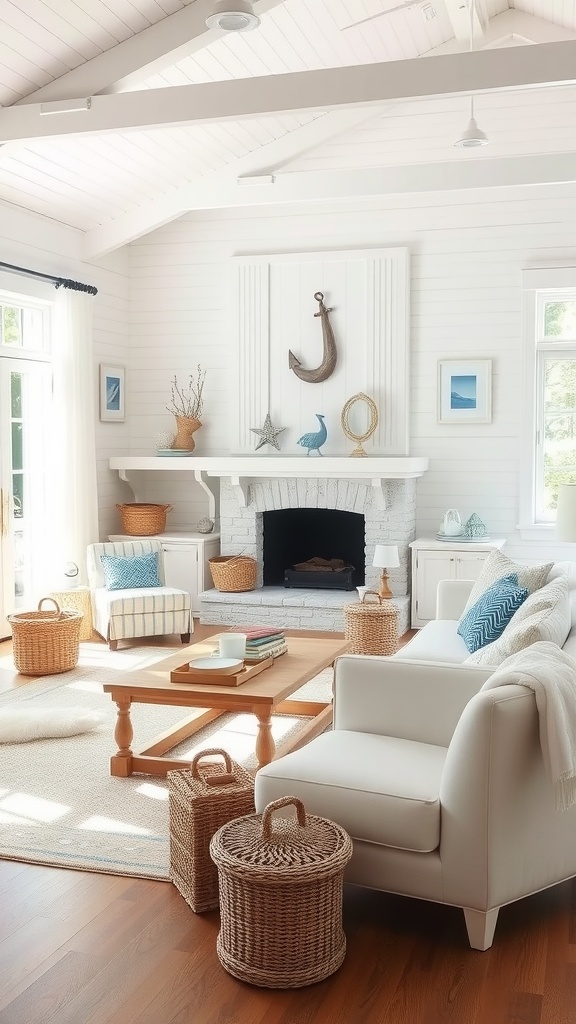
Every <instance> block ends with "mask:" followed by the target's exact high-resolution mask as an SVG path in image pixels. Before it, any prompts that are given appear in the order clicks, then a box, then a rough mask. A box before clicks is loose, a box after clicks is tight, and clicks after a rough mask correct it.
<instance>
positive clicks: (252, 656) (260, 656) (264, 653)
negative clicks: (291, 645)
mask: <svg viewBox="0 0 576 1024" xmlns="http://www.w3.org/2000/svg"><path fill="white" fill-rule="evenodd" d="M287 650H288V644H287V643H286V641H285V640H280V641H277V642H276V643H273V644H267V645H266V646H265V647H258V648H254V649H253V650H249V649H248V647H247V648H246V654H245V655H244V661H248V662H251V661H264V660H265V659H266V658H278V657H279V655H281V654H286V651H287Z"/></svg>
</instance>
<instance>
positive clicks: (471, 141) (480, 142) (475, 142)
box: [454, 0, 490, 149]
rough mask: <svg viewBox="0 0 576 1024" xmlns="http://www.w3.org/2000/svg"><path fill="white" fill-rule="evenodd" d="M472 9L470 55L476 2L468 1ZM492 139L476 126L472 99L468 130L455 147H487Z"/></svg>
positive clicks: (472, 99) (472, 48)
mask: <svg viewBox="0 0 576 1024" xmlns="http://www.w3.org/2000/svg"><path fill="white" fill-rule="evenodd" d="M468 4H469V7H470V53H473V52H474V0H468ZM489 142H490V139H489V138H488V136H487V135H486V132H483V131H482V129H481V128H479V127H478V125H477V124H476V118H475V117H474V97H473V96H471V97H470V120H469V121H468V125H467V127H466V129H465V130H464V131H463V132H462V134H461V135H460V137H459V138H458V139H456V142H455V143H454V145H455V146H462V147H463V148H465V149H472V148H473V147H475V146H487V145H488V143H489Z"/></svg>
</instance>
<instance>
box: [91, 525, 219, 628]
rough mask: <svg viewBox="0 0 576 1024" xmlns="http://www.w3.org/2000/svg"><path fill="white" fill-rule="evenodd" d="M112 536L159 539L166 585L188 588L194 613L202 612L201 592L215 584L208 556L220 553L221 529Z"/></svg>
mask: <svg viewBox="0 0 576 1024" xmlns="http://www.w3.org/2000/svg"><path fill="white" fill-rule="evenodd" d="M109 540H159V541H160V542H161V544H162V551H163V552H164V576H165V579H166V586H167V587H176V588H177V589H178V590H187V591H188V593H189V594H190V598H191V601H192V614H193V615H200V597H199V595H200V594H201V593H202V591H203V590H209V589H210V588H211V587H212V586H213V585H214V584H213V583H212V576H211V574H210V566H209V565H208V559H209V558H215V557H216V556H217V555H219V554H220V534H219V533H157V534H155V535H154V536H153V537H129V536H127V535H126V534H119V533H113V534H111V535H110V537H109Z"/></svg>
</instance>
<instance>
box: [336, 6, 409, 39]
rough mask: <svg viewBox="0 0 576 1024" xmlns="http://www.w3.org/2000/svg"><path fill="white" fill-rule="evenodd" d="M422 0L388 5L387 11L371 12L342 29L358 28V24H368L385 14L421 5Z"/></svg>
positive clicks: (344, 30)
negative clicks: (394, 5) (368, 15)
mask: <svg viewBox="0 0 576 1024" xmlns="http://www.w3.org/2000/svg"><path fill="white" fill-rule="evenodd" d="M421 3H422V0H408V3H406V4H398V5H397V7H388V8H387V9H386V10H385V11H379V12H378V14H371V15H370V17H369V18H362V19H361V20H360V21H354V22H353V23H352V24H351V25H344V27H343V29H342V31H343V32H346V31H347V30H348V29H349V28H357V27H358V25H366V23H367V22H369V21H374V20H375V19H376V18H383V17H384V15H385V14H394V12H395V11H407V10H408V9H409V8H410V7H419V6H420V4H421Z"/></svg>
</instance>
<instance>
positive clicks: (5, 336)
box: [0, 306, 22, 348]
mask: <svg viewBox="0 0 576 1024" xmlns="http://www.w3.org/2000/svg"><path fill="white" fill-rule="evenodd" d="M0 309H1V311H2V317H1V324H2V344H3V345H9V346H10V347H11V348H21V347H22V310H21V309H20V308H19V307H18V306H1V307H0Z"/></svg>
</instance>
